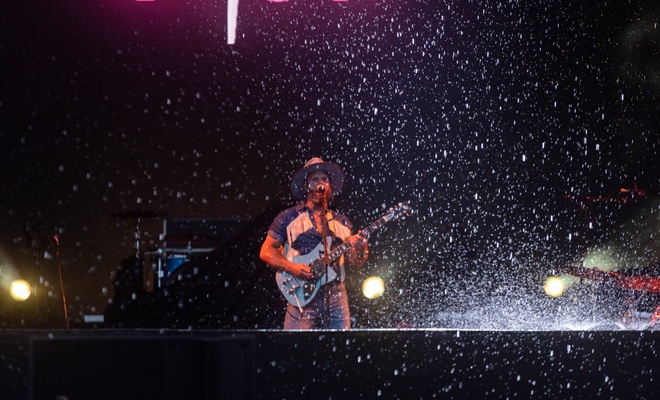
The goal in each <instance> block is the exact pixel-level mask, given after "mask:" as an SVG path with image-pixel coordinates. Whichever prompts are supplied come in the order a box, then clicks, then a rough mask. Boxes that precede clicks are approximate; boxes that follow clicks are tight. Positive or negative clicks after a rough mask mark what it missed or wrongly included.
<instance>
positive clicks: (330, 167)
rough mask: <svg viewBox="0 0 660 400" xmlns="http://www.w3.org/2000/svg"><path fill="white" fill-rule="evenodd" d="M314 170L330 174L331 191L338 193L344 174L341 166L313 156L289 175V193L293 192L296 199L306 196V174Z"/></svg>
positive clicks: (342, 183)
mask: <svg viewBox="0 0 660 400" xmlns="http://www.w3.org/2000/svg"><path fill="white" fill-rule="evenodd" d="M314 171H324V172H326V173H327V174H328V175H329V176H330V185H332V193H335V194H336V193H339V192H340V191H341V189H342V188H343V187H344V180H345V179H346V175H345V174H344V171H343V170H342V169H341V167H340V166H339V165H337V164H335V163H331V162H325V161H323V160H321V159H320V158H318V157H314V158H312V159H311V160H309V161H307V164H305V166H304V167H302V168H300V169H299V170H298V171H296V172H294V173H293V176H291V193H293V197H295V198H296V199H298V200H304V199H306V198H307V175H309V174H310V173H311V172H314Z"/></svg>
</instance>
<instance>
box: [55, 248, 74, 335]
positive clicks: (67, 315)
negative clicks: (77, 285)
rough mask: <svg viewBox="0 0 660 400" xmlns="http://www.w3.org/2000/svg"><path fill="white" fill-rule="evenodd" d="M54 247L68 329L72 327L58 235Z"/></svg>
mask: <svg viewBox="0 0 660 400" xmlns="http://www.w3.org/2000/svg"><path fill="white" fill-rule="evenodd" d="M52 241H53V244H54V247H55V260H56V261H57V272H58V273H59V276H60V289H61V291H62V306H63V307H64V322H65V323H66V329H71V325H69V314H68V312H67V310H66V295H65V294H64V280H63V279H62V263H61V262H60V241H59V239H58V238H57V236H53V238H52Z"/></svg>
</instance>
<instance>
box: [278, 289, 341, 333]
mask: <svg viewBox="0 0 660 400" xmlns="http://www.w3.org/2000/svg"><path fill="white" fill-rule="evenodd" d="M326 292H328V293H327V294H328V295H329V300H330V301H329V304H330V323H329V324H327V325H326V323H325V322H326V319H327V318H326V307H325V297H326ZM314 328H317V329H325V328H329V329H351V315H350V312H349V309H348V296H347V295H346V287H345V286H344V283H343V282H330V283H329V284H327V285H323V286H322V287H321V288H320V289H319V291H318V292H317V293H316V296H314V298H313V299H312V301H311V302H310V303H309V304H307V305H306V306H305V307H303V312H302V313H301V312H300V309H298V307H296V306H294V305H293V304H288V305H287V308H286V316H285V317H284V330H286V331H288V330H303V329H314Z"/></svg>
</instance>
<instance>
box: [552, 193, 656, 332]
mask: <svg viewBox="0 0 660 400" xmlns="http://www.w3.org/2000/svg"><path fill="white" fill-rule="evenodd" d="M646 195H647V193H646V191H645V190H642V189H640V188H639V187H638V186H637V184H634V185H633V187H632V188H620V189H619V190H618V193H617V194H616V195H614V196H605V197H600V196H575V195H565V196H564V199H566V200H571V201H575V202H577V203H578V204H579V205H580V208H581V210H585V209H588V208H589V205H591V204H596V203H620V204H627V203H634V202H636V201H637V200H639V199H640V198H643V197H646ZM585 236H586V235H585ZM565 269H566V270H565V272H567V273H568V274H569V275H573V276H575V277H579V278H581V279H588V280H590V281H593V282H597V283H602V284H605V285H609V286H611V287H616V288H619V289H624V290H627V291H629V293H631V294H633V295H631V296H629V297H628V301H629V302H630V303H631V304H629V306H628V307H627V308H628V311H626V312H625V316H624V322H625V321H626V320H629V319H630V317H632V314H633V313H634V312H633V308H634V305H633V304H632V303H633V301H632V298H633V297H634V296H636V297H640V296H641V297H644V296H653V297H654V298H657V296H660V277H656V276H649V275H644V274H640V275H627V274H626V275H624V274H622V273H620V272H617V271H605V270H602V269H599V268H597V267H595V268H585V267H575V266H570V267H568V268H565ZM654 306H655V310H654V311H651V312H650V313H649V314H650V321H649V326H650V327H655V326H660V304H658V305H657V306H656V305H655V304H654Z"/></svg>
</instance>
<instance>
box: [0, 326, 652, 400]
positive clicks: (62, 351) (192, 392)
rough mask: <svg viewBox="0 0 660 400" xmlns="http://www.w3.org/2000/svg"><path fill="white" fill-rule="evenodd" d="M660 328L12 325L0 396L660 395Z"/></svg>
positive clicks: (4, 336)
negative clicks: (45, 328)
mask: <svg viewBox="0 0 660 400" xmlns="http://www.w3.org/2000/svg"><path fill="white" fill-rule="evenodd" d="M659 337H660V333H659V332H658V331H652V330H644V331H541V332H530V331H523V332H518V331H471V330H460V331H456V330H353V331H347V332H337V331H313V332H282V331H233V332H232V331H151V330H146V331H145V330H130V331H129V330H120V331H117V330H86V331H83V330H80V331H69V332H67V331H51V332H48V333H46V332H38V331H32V332H26V331H23V332H20V331H4V332H0V340H1V343H2V354H1V356H2V362H3V366H2V368H3V369H2V371H0V372H2V376H3V379H2V380H1V381H0V382H1V383H0V393H1V394H0V396H4V398H11V399H21V398H29V397H30V396H31V398H33V399H56V398H58V397H56V396H62V397H60V398H61V399H71V400H74V399H90V398H94V399H103V398H113V399H138V398H139V399H168V398H180V399H181V398H186V399H224V398H232V399H241V398H256V399H484V398H491V399H507V398H509V399H516V398H520V399H530V398H557V399H593V398H604V399H655V398H657V393H658V381H659V379H660V358H659V357H658V356H659V353H660V346H659V345H660V343H658V338H659ZM30 344H31V345H30ZM29 360H31V365H30V362H29ZM8 367H9V368H8ZM30 371H31V372H30ZM7 396H8V397H7Z"/></svg>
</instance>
